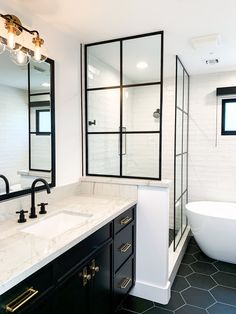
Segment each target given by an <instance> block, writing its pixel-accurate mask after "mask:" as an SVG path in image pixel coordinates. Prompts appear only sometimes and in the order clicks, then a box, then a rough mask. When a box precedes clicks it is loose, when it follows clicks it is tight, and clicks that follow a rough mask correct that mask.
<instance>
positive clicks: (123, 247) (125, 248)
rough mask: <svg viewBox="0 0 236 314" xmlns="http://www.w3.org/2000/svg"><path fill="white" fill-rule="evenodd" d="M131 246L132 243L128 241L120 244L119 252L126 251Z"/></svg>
mask: <svg viewBox="0 0 236 314" xmlns="http://www.w3.org/2000/svg"><path fill="white" fill-rule="evenodd" d="M131 246H132V245H131V244H130V243H128V242H127V243H125V244H124V245H122V246H121V248H120V251H121V253H126V252H127V251H128V250H129V249H130V248H131Z"/></svg>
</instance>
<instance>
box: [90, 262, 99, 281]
mask: <svg viewBox="0 0 236 314" xmlns="http://www.w3.org/2000/svg"><path fill="white" fill-rule="evenodd" d="M89 268H90V270H91V271H92V277H94V276H95V274H96V273H98V272H99V271H100V267H99V266H96V261H95V259H93V260H92V262H91V265H90V267H89Z"/></svg>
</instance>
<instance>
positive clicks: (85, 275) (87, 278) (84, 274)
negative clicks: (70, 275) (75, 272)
mask: <svg viewBox="0 0 236 314" xmlns="http://www.w3.org/2000/svg"><path fill="white" fill-rule="evenodd" d="M79 276H80V277H82V280H83V287H85V286H86V285H87V283H88V281H90V280H91V279H92V276H91V275H90V274H88V270H87V267H84V268H83V271H82V273H80V274H79Z"/></svg>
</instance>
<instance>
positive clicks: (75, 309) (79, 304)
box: [53, 268, 88, 314]
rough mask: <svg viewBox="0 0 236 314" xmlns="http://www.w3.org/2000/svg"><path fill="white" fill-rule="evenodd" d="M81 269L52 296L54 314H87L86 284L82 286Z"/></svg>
mask: <svg viewBox="0 0 236 314" xmlns="http://www.w3.org/2000/svg"><path fill="white" fill-rule="evenodd" d="M82 273H83V268H81V270H79V271H78V272H76V273H75V274H74V275H73V276H71V277H70V278H68V279H67V280H66V281H65V282H64V283H63V284H62V286H61V287H59V288H58V289H57V291H56V292H55V294H54V298H53V299H54V301H53V303H54V304H53V313H54V314H66V313H68V314H87V291H88V287H87V285H88V283H87V284H86V285H84V283H83V278H82Z"/></svg>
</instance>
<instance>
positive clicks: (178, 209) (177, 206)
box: [174, 198, 182, 242]
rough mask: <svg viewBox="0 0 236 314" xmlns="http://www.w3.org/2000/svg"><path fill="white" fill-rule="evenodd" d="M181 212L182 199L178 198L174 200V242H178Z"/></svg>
mask: <svg viewBox="0 0 236 314" xmlns="http://www.w3.org/2000/svg"><path fill="white" fill-rule="evenodd" d="M181 212H182V200H181V198H180V199H179V200H178V201H177V202H175V229H174V234H175V236H174V242H179V241H180V238H181Z"/></svg>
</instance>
